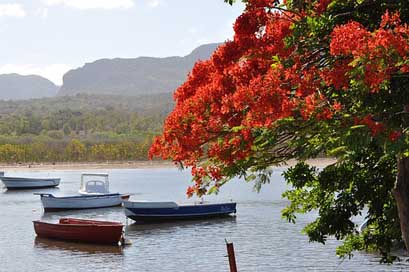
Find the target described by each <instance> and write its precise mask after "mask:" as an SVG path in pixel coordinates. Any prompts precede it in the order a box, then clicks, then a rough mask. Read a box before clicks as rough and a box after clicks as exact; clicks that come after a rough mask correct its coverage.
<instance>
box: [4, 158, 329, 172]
mask: <svg viewBox="0 0 409 272" xmlns="http://www.w3.org/2000/svg"><path fill="white" fill-rule="evenodd" d="M307 162H308V163H309V164H310V165H312V166H315V167H325V166H327V165H329V164H332V163H335V162H336V160H335V159H333V158H318V159H311V160H308V161H307ZM295 164H296V161H295V160H289V161H288V162H287V163H286V164H283V165H281V166H273V168H284V167H291V166H294V165H295ZM155 168H176V166H175V164H174V163H173V162H169V161H114V162H58V163H20V164H19V163H12V164H0V171H20V170H23V171H38V170H76V169H84V170H85V169H91V170H92V169H155Z"/></svg>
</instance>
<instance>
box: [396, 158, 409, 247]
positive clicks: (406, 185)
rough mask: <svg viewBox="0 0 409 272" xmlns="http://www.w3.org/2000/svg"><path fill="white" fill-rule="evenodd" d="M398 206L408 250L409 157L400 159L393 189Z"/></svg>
mask: <svg viewBox="0 0 409 272" xmlns="http://www.w3.org/2000/svg"><path fill="white" fill-rule="evenodd" d="M393 194H394V196H395V200H396V204H397V207H398V213H399V220H400V229H401V232H402V238H403V241H404V242H405V246H406V250H408V249H409V158H408V157H402V158H399V159H398V175H397V177H396V183H395V188H394V189H393Z"/></svg>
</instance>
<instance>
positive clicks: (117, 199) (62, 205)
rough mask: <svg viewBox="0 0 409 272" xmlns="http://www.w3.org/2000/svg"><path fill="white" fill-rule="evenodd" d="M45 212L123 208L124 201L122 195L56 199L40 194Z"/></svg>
mask: <svg viewBox="0 0 409 272" xmlns="http://www.w3.org/2000/svg"><path fill="white" fill-rule="evenodd" d="M40 195H41V202H42V204H43V207H44V211H46V212H51V211H64V210H80V209H96V208H107V207H114V206H121V205H122V202H123V199H122V195H120V194H106V195H83V196H67V197H55V196H53V195H52V194H40Z"/></svg>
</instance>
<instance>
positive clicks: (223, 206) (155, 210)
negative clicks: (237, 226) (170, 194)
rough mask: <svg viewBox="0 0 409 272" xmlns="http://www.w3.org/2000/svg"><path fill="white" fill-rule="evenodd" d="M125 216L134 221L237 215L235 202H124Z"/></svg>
mask: <svg viewBox="0 0 409 272" xmlns="http://www.w3.org/2000/svg"><path fill="white" fill-rule="evenodd" d="M123 206H124V209H125V215H126V217H128V218H131V219H132V220H134V221H142V222H144V221H167V220H183V219H202V218H211V217H221V216H227V215H229V214H232V213H236V203H235V202H225V203H213V204H212V203H203V202H199V203H194V204H177V203H176V202H147V201H124V203H123Z"/></svg>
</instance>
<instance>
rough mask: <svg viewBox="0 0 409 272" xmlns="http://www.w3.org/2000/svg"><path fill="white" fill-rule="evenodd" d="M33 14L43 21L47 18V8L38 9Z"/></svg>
mask: <svg viewBox="0 0 409 272" xmlns="http://www.w3.org/2000/svg"><path fill="white" fill-rule="evenodd" d="M35 14H36V15H37V16H39V17H41V18H43V19H46V18H47V17H48V8H38V9H37V10H36V11H35Z"/></svg>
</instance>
